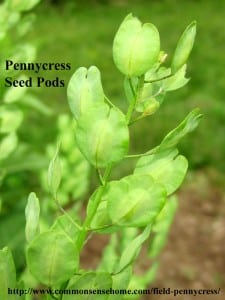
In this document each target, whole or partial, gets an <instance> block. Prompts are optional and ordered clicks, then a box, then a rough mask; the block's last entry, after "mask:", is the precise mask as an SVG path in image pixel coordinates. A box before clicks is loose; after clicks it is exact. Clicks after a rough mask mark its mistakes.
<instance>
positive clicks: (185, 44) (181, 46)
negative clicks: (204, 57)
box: [171, 21, 196, 73]
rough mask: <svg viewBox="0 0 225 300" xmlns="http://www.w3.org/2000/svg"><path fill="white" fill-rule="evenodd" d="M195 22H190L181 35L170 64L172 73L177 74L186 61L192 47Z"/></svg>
mask: <svg viewBox="0 0 225 300" xmlns="http://www.w3.org/2000/svg"><path fill="white" fill-rule="evenodd" d="M195 35H196V22H195V21H194V22H192V23H191V24H189V25H188V27H187V28H186V29H185V30H184V32H183V34H182V35H181V37H180V39H179V41H178V44H177V47H176V50H175V53H174V56H173V59H172V64H171V69H172V73H175V72H177V71H178V70H179V69H180V68H181V67H182V66H183V65H184V64H185V63H186V61H187V59H188V57H189V55H190V53H191V50H192V48H193V45H194V41H195Z"/></svg>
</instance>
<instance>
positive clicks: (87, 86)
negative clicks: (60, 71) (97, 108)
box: [67, 66, 104, 120]
mask: <svg viewBox="0 0 225 300" xmlns="http://www.w3.org/2000/svg"><path fill="white" fill-rule="evenodd" d="M67 97H68V102H69V106H70V110H71V111H72V113H73V115H74V117H75V119H76V120H77V119H78V118H79V117H80V116H81V115H82V114H83V113H84V112H85V111H86V110H87V109H88V108H89V107H90V106H92V105H93V104H95V103H103V102H104V92H103V88H102V83H101V74H100V71H99V70H98V68H97V67H95V66H91V67H90V68H89V69H88V70H87V69H86V68H84V67H81V68H79V69H78V70H77V71H76V72H75V73H74V74H73V76H72V77H71V79H70V81H69V84H68V88H67Z"/></svg>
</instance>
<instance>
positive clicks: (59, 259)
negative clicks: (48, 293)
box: [26, 231, 78, 286]
mask: <svg viewBox="0 0 225 300" xmlns="http://www.w3.org/2000/svg"><path fill="white" fill-rule="evenodd" d="M26 255H27V264H28V268H29V269H30V272H31V273H32V275H33V276H35V277H36V278H37V279H38V280H39V282H41V283H43V284H45V285H47V286H57V285H60V284H62V283H63V282H65V281H67V280H68V279H69V278H71V276H72V275H73V273H74V272H75V271H76V270H77V268H78V250H77V248H76V245H75V244H74V243H73V242H72V241H71V240H70V239H68V237H67V236H66V235H65V234H62V233H60V232H58V231H46V232H43V233H41V234H40V235H38V236H37V237H35V238H34V239H33V240H32V241H31V243H30V244H29V245H28V248H27V253H26Z"/></svg>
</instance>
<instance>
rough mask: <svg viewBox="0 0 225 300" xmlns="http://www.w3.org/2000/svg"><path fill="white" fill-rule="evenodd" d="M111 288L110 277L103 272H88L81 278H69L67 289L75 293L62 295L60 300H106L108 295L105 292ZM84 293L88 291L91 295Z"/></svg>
mask: <svg viewBox="0 0 225 300" xmlns="http://www.w3.org/2000/svg"><path fill="white" fill-rule="evenodd" d="M111 287H112V278H111V275H110V274H108V273H104V272H99V273H94V272H89V273H85V274H83V275H81V276H74V277H73V278H71V280H70V282H69V284H68V286H67V289H69V290H74V291H77V293H74V294H69V295H66V294H65V295H63V298H62V300H89V299H91V300H99V299H100V300H108V297H109V294H107V293H106V290H109V289H110V288H111ZM84 291H90V293H91V294H88V293H85V292H84Z"/></svg>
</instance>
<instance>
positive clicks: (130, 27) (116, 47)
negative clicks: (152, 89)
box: [113, 14, 160, 77]
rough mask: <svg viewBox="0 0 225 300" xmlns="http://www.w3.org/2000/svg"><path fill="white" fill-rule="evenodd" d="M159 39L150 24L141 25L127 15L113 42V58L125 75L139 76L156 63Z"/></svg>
mask: <svg viewBox="0 0 225 300" xmlns="http://www.w3.org/2000/svg"><path fill="white" fill-rule="evenodd" d="M159 52H160V38H159V33H158V30H157V28H156V27H155V26H154V25H153V24H151V23H145V24H142V23H141V22H140V21H139V20H138V18H136V17H133V16H132V14H129V15H128V16H127V17H126V18H125V19H124V21H123V22H122V24H121V25H120V27H119V29H118V31H117V33H116V36H115V38H114V42H113V58H114V62H115V64H116V66H117V68H118V69H119V70H120V71H121V72H122V73H123V74H125V75H127V76H129V77H131V76H140V75H143V74H144V73H145V72H147V71H148V70H149V69H151V68H152V67H153V65H154V64H155V63H156V62H157V61H158V57H159Z"/></svg>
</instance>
